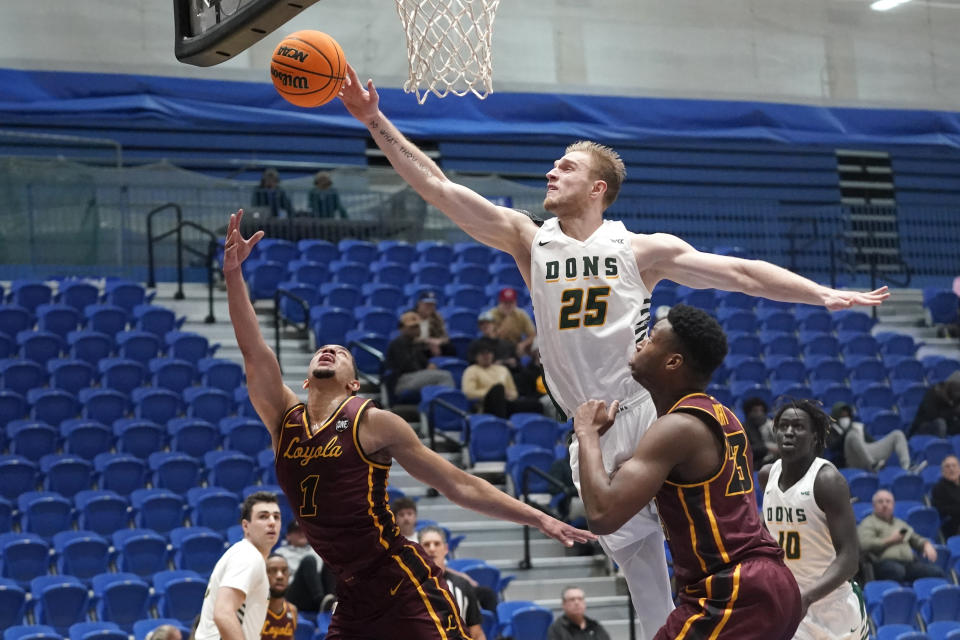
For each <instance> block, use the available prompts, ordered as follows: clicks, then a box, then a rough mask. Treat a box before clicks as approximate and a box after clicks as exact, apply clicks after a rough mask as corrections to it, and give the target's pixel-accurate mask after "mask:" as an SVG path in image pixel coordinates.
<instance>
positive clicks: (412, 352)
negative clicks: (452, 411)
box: [384, 311, 454, 393]
mask: <svg viewBox="0 0 960 640" xmlns="http://www.w3.org/2000/svg"><path fill="white" fill-rule="evenodd" d="M399 327H400V335H398V336H397V337H396V338H394V339H393V340H392V341H390V344H389V345H387V355H386V357H385V358H384V365H385V366H386V368H387V369H388V370H390V371H391V372H392V374H393V376H395V379H396V384H395V385H394V390H395V391H396V393H404V392H406V391H419V390H420V389H422V388H423V387H425V386H427V385H440V386H444V387H453V386H454V383H453V376H452V375H451V374H450V372H449V371H446V370H444V369H438V368H437V367H436V365H434V364H433V363H431V362H430V351H429V347H428V345H427V344H426V343H425V342H423V341H422V340H421V339H420V316H418V315H417V314H416V313H414V312H413V311H407V312H406V313H404V314H403V315H401V316H400V322H399Z"/></svg>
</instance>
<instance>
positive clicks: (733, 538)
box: [574, 305, 801, 640]
mask: <svg viewBox="0 0 960 640" xmlns="http://www.w3.org/2000/svg"><path fill="white" fill-rule="evenodd" d="M726 353H727V339H726V336H725V335H724V333H723V330H722V329H721V328H720V325H719V324H717V322H716V320H714V319H713V318H711V317H710V316H709V315H707V314H706V313H704V312H703V311H700V310H699V309H695V308H693V307H688V306H685V305H676V306H674V307H673V308H672V309H671V310H670V313H669V314H668V315H667V317H666V318H665V319H663V320H661V321H660V322H658V323H657V324H656V325H655V326H654V327H653V329H652V330H651V331H650V335H649V336H648V337H647V338H646V339H644V340H642V341H641V342H639V343H637V348H636V351H635V352H634V354H633V355H632V357H631V359H630V369H631V372H632V374H633V377H634V379H636V380H637V382H639V383H640V384H642V385H643V386H644V387H646V388H647V389H648V390H649V391H650V395H651V396H652V398H653V402H654V404H655V405H656V407H657V415H658V416H659V417H658V419H657V420H656V422H654V423H653V425H651V427H650V430H649V431H647V433H646V434H645V435H644V436H643V438H642V439H641V440H640V444H639V445H638V446H637V450H636V451H635V452H634V454H633V457H632V458H631V459H629V460H627V461H626V462H624V463H623V465H621V466H620V468H619V469H617V470H616V471H615V472H614V474H613V475H612V476H610V477H608V476H607V474H606V473H605V472H604V470H603V463H602V460H601V457H600V446H599V444H598V439H599V437H600V435H601V434H603V433H605V432H606V430H607V429H609V428H611V427H613V428H616V425H615V424H614V421H615V418H616V415H617V409H618V406H617V403H616V402H614V403H613V404H612V405H611V406H610V407H609V408H608V407H606V406H605V404H604V403H603V402H601V401H598V400H590V401H588V402H585V403H584V404H583V405H581V406H580V408H579V409H578V410H577V415H576V417H575V419H574V429H575V430H576V432H577V437H578V438H579V439H580V481H581V491H582V497H583V504H584V507H585V509H586V512H587V520H588V521H589V522H590V529H591V530H592V531H593V532H594V533H597V534H605V533H610V532H612V531H616V530H617V529H618V528H619V527H620V526H621V525H622V524H623V523H624V522H626V521H627V520H628V519H629V518H631V517H632V516H633V515H634V514H635V513H636V512H637V511H638V510H640V509H641V508H642V507H643V506H644V505H646V504H647V503H648V502H649V501H650V499H651V498H655V499H656V504H657V511H658V513H659V514H660V522H661V524H662V525H663V530H664V533H665V534H666V537H667V541H668V544H669V545H670V552H671V555H672V556H673V568H674V574H675V576H676V580H677V591H678V606H677V608H676V609H675V610H674V611H673V612H672V613H671V614H670V616H669V617H668V618H667V620H666V623H665V624H664V626H663V627H661V628H660V631H659V632H658V633H657V635H656V636H655V640H666V639H667V638H671V639H693V638H719V639H723V638H737V639H739V640H743V639H753V638H756V639H758V640H759V639H761V638H762V639H763V640H777V639H779V638H782V639H784V640H785V639H787V638H792V637H793V633H794V631H795V630H796V628H797V625H798V624H799V622H800V617H801V616H800V591H799V589H798V588H797V583H796V581H795V580H794V578H793V574H792V573H791V572H790V570H789V569H788V568H787V567H786V565H785V564H784V562H783V551H782V550H781V549H780V546H779V545H777V543H776V542H775V541H774V540H773V538H772V537H770V534H769V533H767V530H766V529H765V528H764V526H763V523H762V522H761V520H760V515H759V513H758V512H757V503H756V498H755V496H754V487H753V469H752V468H751V463H750V456H749V454H750V446H749V443H748V442H747V437H746V435H745V434H744V431H743V427H742V426H741V424H740V421H739V420H738V419H737V417H736V416H735V415H734V414H733V412H732V411H730V410H729V409H728V408H726V407H724V406H723V405H721V404H720V403H718V402H717V401H716V400H715V399H713V398H712V397H710V396H708V395H706V394H705V393H704V390H705V389H706V387H707V384H708V383H709V382H710V376H711V375H712V374H713V371H714V370H715V369H716V368H717V366H719V365H720V363H721V362H722V361H723V358H724V357H725V356H726Z"/></svg>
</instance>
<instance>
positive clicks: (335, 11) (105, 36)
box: [0, 0, 960, 110]
mask: <svg viewBox="0 0 960 640" xmlns="http://www.w3.org/2000/svg"><path fill="white" fill-rule="evenodd" d="M868 4H869V0H803V1H802V2H796V1H787V0H724V1H722V2H708V1H705V0H671V1H670V2H663V1H662V0H657V1H654V0H502V2H501V6H500V9H499V12H498V17H497V20H496V23H495V28H494V37H493V42H494V46H493V56H494V72H495V88H496V89H499V90H500V91H535V92H569V93H594V94H605V95H629V96H637V95H644V96H670V97H698V98H718V99H749V100H762V101H773V102H799V103H816V104H830V105H854V104H856V105H871V106H893V107H907V108H932V109H944V110H955V109H956V105H957V104H960V39H957V38H956V34H957V33H960V6H957V5H953V6H951V5H950V4H947V3H943V2H926V1H922V0H914V1H913V2H911V3H908V4H906V5H903V6H901V7H898V8H897V9H894V10H893V11H890V12H886V13H878V12H874V11H871V10H869V8H868ZM301 28H319V29H322V30H325V31H328V32H330V33H331V34H332V35H334V37H336V38H337V39H338V40H339V41H340V42H341V44H343V45H344V48H345V50H346V52H347V55H348V57H349V58H350V60H351V61H352V62H353V64H354V65H355V66H357V67H358V68H359V69H360V71H361V73H362V74H363V75H373V76H374V77H375V78H376V79H377V80H378V82H379V84H381V85H382V86H400V84H401V83H402V81H403V80H404V79H405V75H406V50H405V39H404V37H403V33H402V30H401V27H400V23H399V19H398V17H397V14H396V11H395V9H394V6H393V2H391V1H390V0H323V1H322V2H320V3H318V4H317V5H315V6H313V7H311V8H310V9H308V10H307V11H306V12H304V14H302V15H301V17H299V18H298V19H296V20H294V21H292V22H291V23H289V24H288V25H287V27H285V28H284V29H283V30H282V31H288V30H289V31H292V30H295V29H301ZM276 40H277V36H268V37H267V39H266V40H265V41H264V42H263V43H261V44H259V45H257V46H255V47H253V48H252V49H251V50H249V51H248V52H246V53H244V54H242V55H240V56H238V57H237V58H236V59H235V60H233V61H230V62H228V63H225V64H223V65H220V66H218V67H215V68H211V69H199V68H195V67H190V66H186V65H182V64H179V63H177V62H176V60H175V59H174V57H173V18H172V8H171V3H170V2H169V0H85V1H84V2H62V0H31V1H30V2H15V3H14V2H6V3H4V6H3V7H2V9H0V67H9V68H19V69H58V70H81V71H106V72H112V71H122V72H126V73H138V74H157V75H181V76H194V77H202V78H219V79H234V80H256V81H259V80H263V81H266V79H267V78H266V69H267V60H268V57H269V53H270V51H271V50H272V48H273V46H274V44H275V42H276Z"/></svg>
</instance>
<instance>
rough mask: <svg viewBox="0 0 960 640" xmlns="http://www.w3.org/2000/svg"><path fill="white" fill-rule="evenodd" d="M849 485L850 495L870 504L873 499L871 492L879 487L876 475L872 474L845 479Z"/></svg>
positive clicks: (874, 491)
mask: <svg viewBox="0 0 960 640" xmlns="http://www.w3.org/2000/svg"><path fill="white" fill-rule="evenodd" d="M847 484H848V485H850V495H851V496H852V497H854V498H856V499H857V500H858V501H859V502H862V503H866V504H868V505H869V504H870V502H871V501H872V500H873V494H875V493H876V492H877V489H879V488H880V483H879V482H878V481H877V477H876V476H875V475H872V474H866V473H865V474H863V475H858V476H856V477H854V478H851V479H850V480H848V481H847Z"/></svg>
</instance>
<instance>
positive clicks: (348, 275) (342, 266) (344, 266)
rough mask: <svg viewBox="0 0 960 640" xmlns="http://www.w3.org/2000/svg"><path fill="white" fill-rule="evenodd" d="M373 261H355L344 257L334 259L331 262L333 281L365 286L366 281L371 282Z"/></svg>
mask: <svg viewBox="0 0 960 640" xmlns="http://www.w3.org/2000/svg"><path fill="white" fill-rule="evenodd" d="M371 262H372V261H371ZM371 262H353V261H349V260H343V259H340V260H334V261H333V262H331V263H330V273H331V274H332V275H333V281H334V282H339V283H342V284H349V285H353V286H354V287H357V288H359V287H361V286H363V284H364V283H365V282H370V280H371V273H370V264H371Z"/></svg>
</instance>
